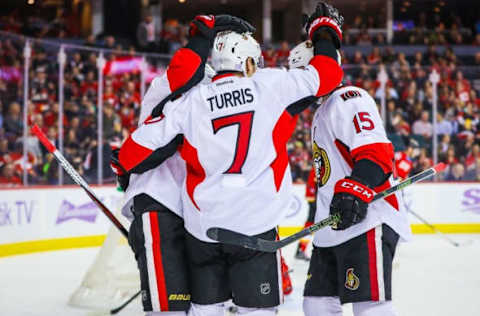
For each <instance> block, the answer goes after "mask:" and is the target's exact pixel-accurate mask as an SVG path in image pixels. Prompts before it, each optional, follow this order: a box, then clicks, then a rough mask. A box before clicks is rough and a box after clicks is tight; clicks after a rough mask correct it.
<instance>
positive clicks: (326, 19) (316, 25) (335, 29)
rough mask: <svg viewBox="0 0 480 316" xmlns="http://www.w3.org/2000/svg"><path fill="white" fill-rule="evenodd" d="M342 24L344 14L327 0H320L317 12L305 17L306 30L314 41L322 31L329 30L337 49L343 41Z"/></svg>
mask: <svg viewBox="0 0 480 316" xmlns="http://www.w3.org/2000/svg"><path fill="white" fill-rule="evenodd" d="M342 25H343V16H341V15H340V13H338V10H337V9H336V8H334V7H332V6H331V5H329V4H327V3H325V2H319V3H318V5H317V7H316V9H315V12H314V13H313V14H312V15H310V16H309V17H308V18H306V19H305V30H306V31H307V34H308V37H309V38H310V39H311V40H312V41H313V42H314V43H315V42H316V41H317V40H318V39H319V37H320V36H321V34H322V33H324V32H327V33H328V34H330V37H331V38H332V40H333V43H334V45H335V48H336V49H339V48H340V46H341V43H342Z"/></svg>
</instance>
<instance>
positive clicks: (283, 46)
mask: <svg viewBox="0 0 480 316" xmlns="http://www.w3.org/2000/svg"><path fill="white" fill-rule="evenodd" d="M275 55H276V58H277V65H278V66H283V67H286V66H287V65H288V55H290V45H289V44H288V42H287V41H282V42H281V43H280V48H279V49H277V51H276V52H275Z"/></svg>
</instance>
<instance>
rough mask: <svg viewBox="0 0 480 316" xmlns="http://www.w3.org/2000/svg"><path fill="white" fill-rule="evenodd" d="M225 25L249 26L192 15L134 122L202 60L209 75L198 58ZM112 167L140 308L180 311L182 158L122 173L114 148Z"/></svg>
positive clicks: (192, 79) (184, 301)
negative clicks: (126, 221)
mask: <svg viewBox="0 0 480 316" xmlns="http://www.w3.org/2000/svg"><path fill="white" fill-rule="evenodd" d="M198 28H203V29H202V31H201V30H199V29H198ZM225 30H237V31H243V32H247V31H250V32H252V31H254V28H253V27H252V26H251V25H249V24H248V23H247V22H246V21H243V20H241V19H239V18H236V17H232V16H228V15H221V16H216V17H205V16H198V17H196V18H195V19H194V21H193V22H192V25H191V29H190V40H189V43H188V44H187V46H186V47H184V48H181V49H180V50H178V51H177V52H176V53H175V55H174V56H173V58H172V60H171V62H170V65H169V68H168V69H167V71H166V72H165V74H164V75H162V76H161V77H157V78H155V79H154V80H153V81H152V84H151V85H150V87H149V89H148V91H147V93H146V95H145V97H144V99H143V101H142V107H141V113H140V118H139V122H143V121H145V119H147V117H150V116H151V114H152V113H154V115H153V116H159V115H160V116H161V115H162V112H163V107H164V106H165V104H167V103H168V101H169V100H171V99H173V98H175V97H178V95H180V94H181V93H185V92H186V91H187V90H188V89H190V88H192V87H193V86H195V85H196V84H198V83H199V81H200V80H201V79H202V77H204V76H203V71H204V70H203V67H204V66H205V77H208V76H207V74H208V73H209V72H210V74H211V75H212V76H213V74H214V71H213V69H211V68H210V69H211V70H210V71H209V70H208V67H209V66H208V65H206V64H205V63H204V62H200V61H201V60H203V61H205V60H206V58H207V57H208V54H209V48H208V47H209V46H211V44H209V43H211V41H213V38H214V36H215V33H216V32H218V31H225ZM189 61H190V62H189ZM212 72H213V74H212ZM212 76H210V78H211V77H212ZM206 79H208V78H206ZM203 81H205V78H204V79H203ZM149 163H150V164H151V165H152V167H153V166H156V164H157V163H156V161H155V159H152V160H151V161H150V162H149ZM112 167H113V168H114V169H115V171H116V173H117V174H119V177H118V179H119V183H120V185H121V186H122V188H123V189H124V190H125V192H126V199H125V200H126V201H128V202H127V204H126V205H125V207H124V208H123V210H122V213H123V214H124V215H125V216H127V217H128V218H130V219H133V222H132V225H131V227H130V232H129V244H130V245H131V247H132V249H133V251H134V253H135V258H136V260H137V263H138V267H139V270H140V280H141V288H142V292H143V293H142V303H143V306H144V310H145V311H146V312H147V314H148V315H157V314H158V315H163V314H168V315H171V316H174V315H186V311H187V310H188V309H189V308H190V297H191V294H190V284H189V278H188V269H187V258H186V257H185V241H184V240H185V229H184V222H183V219H182V217H183V214H182V205H181V196H180V193H181V188H182V185H183V182H184V180H185V174H186V173H185V162H184V161H183V160H182V159H181V158H180V156H179V154H178V153H175V154H174V155H173V156H172V157H170V158H168V159H167V160H165V162H164V163H163V164H161V165H159V166H158V167H155V168H153V169H151V170H148V171H146V172H144V173H142V174H132V175H130V174H129V173H125V174H123V173H122V170H121V167H120V166H119V165H118V151H114V157H113V159H112Z"/></svg>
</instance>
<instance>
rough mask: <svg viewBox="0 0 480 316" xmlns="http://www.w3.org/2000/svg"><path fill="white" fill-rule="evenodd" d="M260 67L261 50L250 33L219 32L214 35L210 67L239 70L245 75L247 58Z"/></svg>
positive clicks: (216, 69) (217, 70) (220, 69)
mask: <svg viewBox="0 0 480 316" xmlns="http://www.w3.org/2000/svg"><path fill="white" fill-rule="evenodd" d="M249 57H251V58H252V59H253V61H254V63H255V66H257V67H262V66H263V59H262V50H261V49H260V45H259V44H258V42H257V41H256V40H255V39H254V38H253V37H252V36H251V35H250V33H243V34H239V33H235V32H232V31H225V32H220V33H218V34H217V37H215V41H214V42H213V50H212V67H213V69H215V71H216V72H219V71H241V72H243V74H245V75H246V72H247V66H246V62H247V59H248V58H249Z"/></svg>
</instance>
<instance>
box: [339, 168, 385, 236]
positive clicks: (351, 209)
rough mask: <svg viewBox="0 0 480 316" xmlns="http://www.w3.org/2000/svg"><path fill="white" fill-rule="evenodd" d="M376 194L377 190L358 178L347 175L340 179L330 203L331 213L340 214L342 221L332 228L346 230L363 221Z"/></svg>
mask: <svg viewBox="0 0 480 316" xmlns="http://www.w3.org/2000/svg"><path fill="white" fill-rule="evenodd" d="M374 196H375V191H373V190H372V189H370V188H369V187H368V186H366V185H364V184H363V183H361V182H359V180H358V179H354V178H351V177H347V178H344V179H341V180H338V181H337V183H336V184H335V189H334V195H333V198H332V202H331V203H330V214H331V215H333V214H339V215H340V222H339V223H338V224H337V225H335V226H332V229H334V230H344V229H347V228H349V227H350V226H352V225H354V224H358V223H360V222H361V221H363V220H364V219H365V217H366V216H367V208H368V203H370V202H371V201H372V200H373V197H374Z"/></svg>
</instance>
